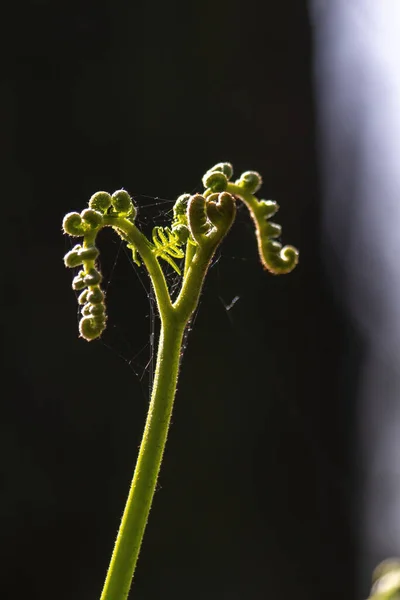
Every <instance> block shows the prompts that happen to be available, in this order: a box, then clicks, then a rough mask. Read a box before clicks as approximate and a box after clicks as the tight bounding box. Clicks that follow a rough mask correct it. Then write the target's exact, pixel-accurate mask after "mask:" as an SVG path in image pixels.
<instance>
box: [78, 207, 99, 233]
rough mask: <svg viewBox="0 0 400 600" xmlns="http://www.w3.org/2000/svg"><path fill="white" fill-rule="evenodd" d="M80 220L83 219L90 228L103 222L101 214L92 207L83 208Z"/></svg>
mask: <svg viewBox="0 0 400 600" xmlns="http://www.w3.org/2000/svg"><path fill="white" fill-rule="evenodd" d="M81 217H82V220H83V221H85V223H87V224H88V225H90V227H91V228H92V229H96V228H97V227H99V226H100V225H101V224H102V223H103V215H102V214H101V212H98V211H97V210H93V209H92V208H85V210H83V211H82V212H81Z"/></svg>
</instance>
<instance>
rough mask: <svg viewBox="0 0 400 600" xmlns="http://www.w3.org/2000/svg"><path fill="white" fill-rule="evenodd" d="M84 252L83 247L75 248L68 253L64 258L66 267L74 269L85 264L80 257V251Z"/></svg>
mask: <svg viewBox="0 0 400 600" xmlns="http://www.w3.org/2000/svg"><path fill="white" fill-rule="evenodd" d="M81 250H82V246H79V245H78V246H74V248H72V250H70V251H69V252H67V254H66V255H65V256H64V264H65V266H66V267H68V268H70V269H73V268H75V267H79V266H80V265H81V264H82V263H83V259H82V258H81V256H80V251H81Z"/></svg>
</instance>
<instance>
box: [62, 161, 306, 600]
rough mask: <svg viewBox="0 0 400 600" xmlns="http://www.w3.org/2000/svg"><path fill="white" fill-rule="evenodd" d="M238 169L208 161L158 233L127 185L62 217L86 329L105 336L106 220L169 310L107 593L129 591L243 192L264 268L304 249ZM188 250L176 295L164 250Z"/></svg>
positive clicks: (278, 268) (106, 598)
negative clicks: (199, 320)
mask: <svg viewBox="0 0 400 600" xmlns="http://www.w3.org/2000/svg"><path fill="white" fill-rule="evenodd" d="M232 175H233V169H232V166H231V165H230V164H229V163H218V164H217V165H215V166H214V167H213V168H212V169H210V170H209V171H207V173H206V174H205V175H204V177H203V184H204V187H205V191H204V193H203V194H195V195H190V194H183V195H181V196H179V197H178V199H177V201H176V202H175V205H174V209H173V219H172V222H171V224H170V226H167V227H161V226H156V227H154V229H153V231H152V236H151V241H150V240H148V239H147V238H146V237H145V236H144V235H143V233H142V232H141V231H140V230H139V229H138V228H137V226H136V223H135V218H136V214H137V209H136V207H135V205H134V203H133V201H132V198H131V197H130V196H129V194H128V193H127V192H126V191H125V190H118V191H116V192H114V193H113V194H112V195H110V194H109V193H108V192H97V193H96V194H94V195H93V196H92V197H91V198H90V200H89V206H88V208H86V209H85V210H83V211H82V212H81V213H76V212H74V213H68V214H67V215H66V216H65V218H64V221H63V230H64V233H66V234H68V235H70V236H72V237H78V238H79V237H80V238H82V239H83V242H82V243H81V244H77V245H75V246H74V248H72V250H70V251H69V252H68V253H67V254H66V255H65V257H64V263H65V266H66V267H68V268H78V267H81V269H80V271H79V272H78V274H77V275H76V276H75V277H74V279H73V282H72V287H73V289H74V290H76V291H79V292H80V295H79V298H78V303H79V306H80V307H81V320H80V323H79V331H80V336H81V337H82V338H84V339H85V340H87V341H91V340H94V339H96V338H98V337H100V336H101V334H102V333H103V331H104V329H105V327H106V323H107V317H106V311H105V294H104V292H103V291H102V289H101V281H102V276H101V273H100V270H99V267H98V264H97V260H98V257H99V250H98V248H97V246H96V238H97V235H98V233H99V232H100V231H101V229H102V228H103V227H112V228H113V229H114V231H115V232H116V233H117V234H118V235H119V236H120V237H121V239H122V240H124V241H125V242H126V243H127V247H128V248H130V249H131V250H132V255H133V260H134V261H135V262H136V263H137V264H138V265H139V266H140V265H141V264H142V263H143V264H144V266H145V267H146V269H147V271H148V273H149V276H150V279H151V282H152V285H153V288H154V291H155V296H156V301H157V306H158V311H159V316H160V320H161V331H160V339H159V345H158V352H157V363H156V371H155V379H154V385H153V390H152V395H151V402H150V407H149V413H148V417H147V420H146V425H145V430H144V434H143V439H142V443H141V446H140V451H139V456H138V460H137V464H136V468H135V472H134V476H133V480H132V484H131V488H130V491H129V495H128V499H127V503H126V506H125V510H124V514H123V517H122V520H121V525H120V528H119V532H118V536H117V540H116V543H115V547H114V551H113V554H112V558H111V563H110V567H109V570H108V573H107V577H106V580H105V584H104V587H103V591H102V594H101V600H126V599H127V597H128V594H129V589H130V586H131V581H132V577H133V574H134V570H135V567H136V563H137V559H138V555H139V551H140V546H141V542H142V538H143V535H144V530H145V527H146V523H147V518H148V515H149V511H150V507H151V504H152V500H153V495H154V490H155V487H156V483H157V477H158V473H159V470H160V465H161V461H162V456H163V451H164V447H165V443H166V439H167V434H168V428H169V423H170V419H171V412H172V406H173V401H174V396H175V392H176V385H177V377H178V369H179V364H180V356H181V349H182V339H183V333H184V330H185V327H186V326H187V324H188V322H189V320H190V318H191V317H192V315H193V312H194V310H195V308H196V306H197V304H198V301H199V297H200V294H201V290H202V286H203V281H204V278H205V275H206V273H207V270H208V268H209V265H210V263H211V261H212V258H213V256H214V253H215V251H216V249H217V247H218V246H219V244H220V243H221V241H222V240H223V238H224V237H225V236H226V235H227V233H228V232H229V230H230V228H231V227H232V225H233V222H234V220H235V215H236V201H237V200H241V201H242V202H244V204H246V206H247V207H248V209H249V211H250V214H251V217H252V219H253V221H254V223H255V228H256V237H257V242H258V249H259V254H260V259H261V262H262V264H263V266H264V268H266V269H268V270H269V271H270V272H271V273H274V274H281V273H288V272H289V271H291V270H292V269H293V268H294V267H295V266H296V264H297V260H298V253H297V250H296V249H295V248H294V247H292V246H285V247H284V248H282V246H281V244H280V243H279V242H278V241H276V240H277V238H278V237H280V234H281V228H280V226H279V225H277V224H274V223H271V222H270V221H269V218H270V217H272V216H273V215H274V214H275V213H276V211H277V210H278V205H277V204H276V203H275V202H273V201H268V200H258V198H256V196H255V193H256V192H257V191H258V189H259V187H260V186H261V177H260V175H259V174H258V173H255V172H253V171H247V172H246V173H243V175H242V176H241V177H240V178H239V180H237V181H236V182H235V183H232V182H231V181H230V179H231V178H232ZM139 257H140V260H139ZM183 258H184V259H185V266H184V272H183V275H182V285H181V289H180V292H179V294H178V296H177V298H176V300H175V301H174V302H172V300H171V296H170V293H169V290H168V287H167V283H166V279H165V276H164V272H163V270H162V268H161V265H160V260H162V261H164V262H167V263H168V264H169V265H170V266H171V267H172V268H173V269H174V270H175V271H176V272H177V273H178V274H181V271H180V268H179V266H178V265H177V263H176V261H177V260H182V259H183Z"/></svg>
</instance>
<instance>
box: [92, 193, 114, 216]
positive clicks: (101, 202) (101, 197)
mask: <svg viewBox="0 0 400 600" xmlns="http://www.w3.org/2000/svg"><path fill="white" fill-rule="evenodd" d="M110 206H111V195H110V194H109V193H108V192H96V193H95V194H93V196H92V197H91V198H90V200H89V208H92V209H93V210H96V211H97V212H100V213H103V215H105V214H106V212H107V210H108V209H109V208H110Z"/></svg>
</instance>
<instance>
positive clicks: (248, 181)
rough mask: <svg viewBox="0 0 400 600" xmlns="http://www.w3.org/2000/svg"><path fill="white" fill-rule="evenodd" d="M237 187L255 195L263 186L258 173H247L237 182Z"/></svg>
mask: <svg viewBox="0 0 400 600" xmlns="http://www.w3.org/2000/svg"><path fill="white" fill-rule="evenodd" d="M236 185H239V186H240V187H241V188H243V189H244V190H246V192H249V194H255V193H256V192H257V191H258V190H259V189H260V187H261V185H262V178H261V175H260V174H259V173H257V172H256V171H246V172H245V173H242V175H241V176H240V179H238V180H237V181H236Z"/></svg>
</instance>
